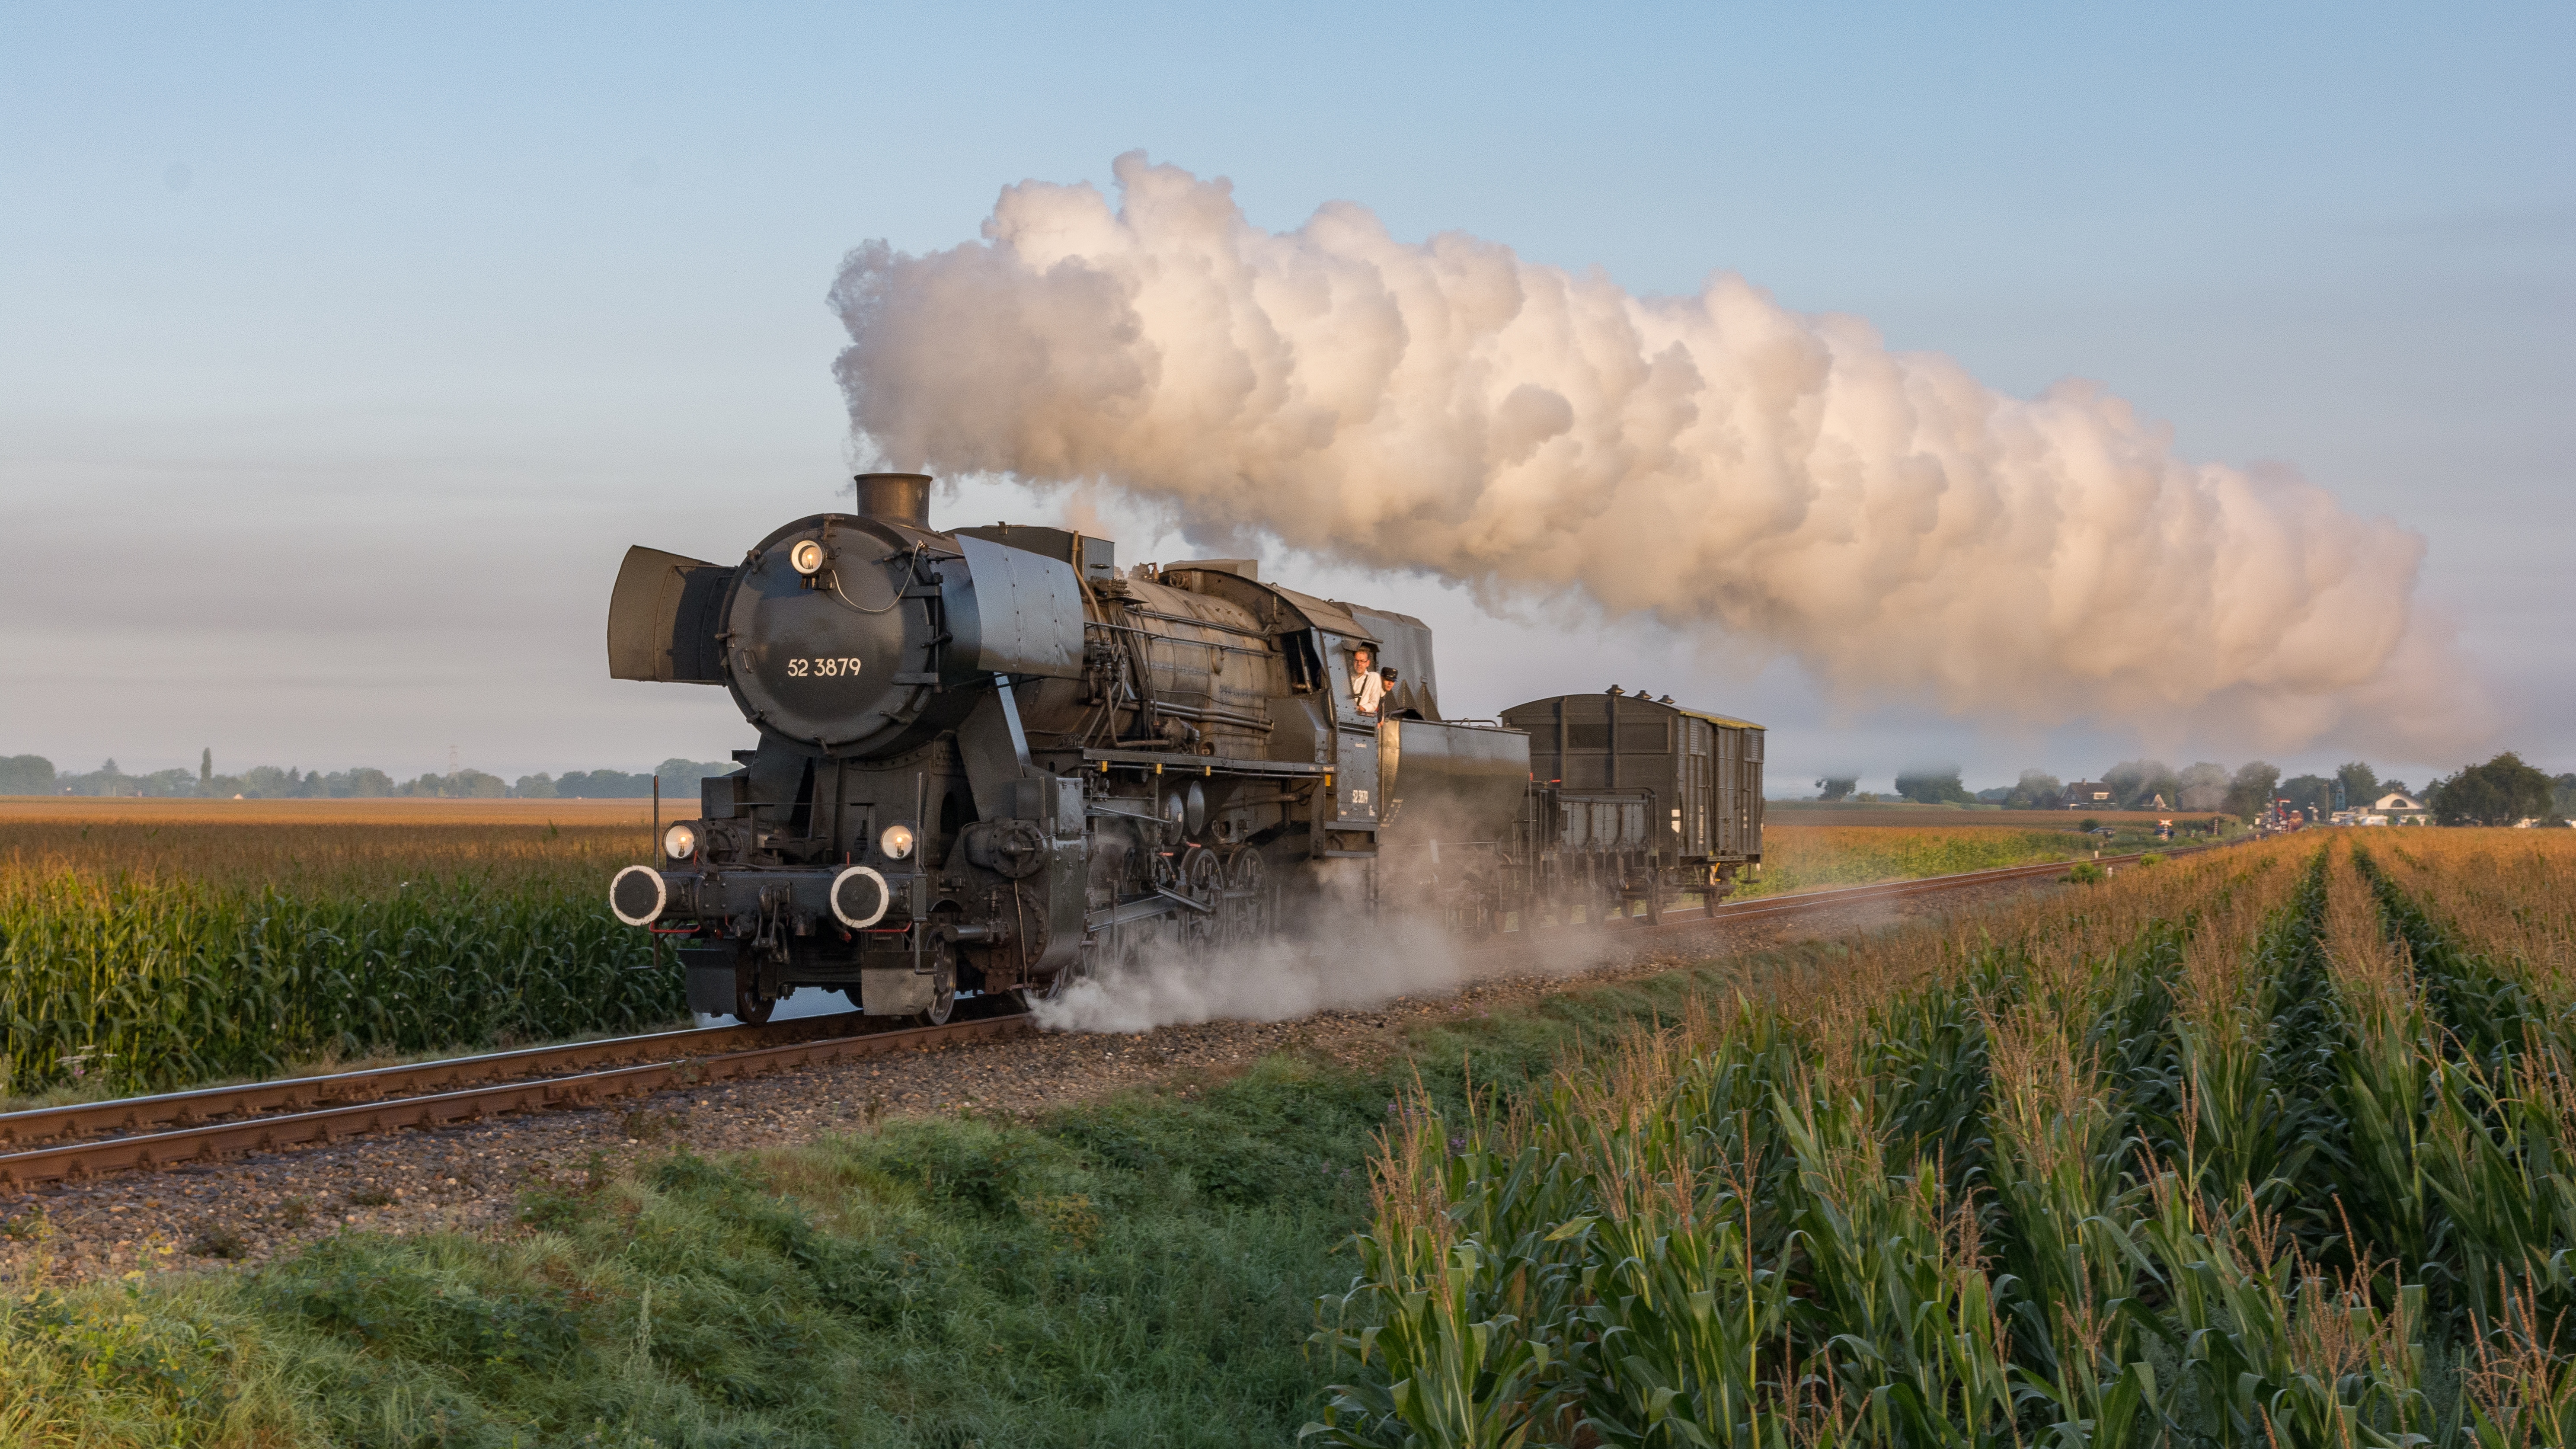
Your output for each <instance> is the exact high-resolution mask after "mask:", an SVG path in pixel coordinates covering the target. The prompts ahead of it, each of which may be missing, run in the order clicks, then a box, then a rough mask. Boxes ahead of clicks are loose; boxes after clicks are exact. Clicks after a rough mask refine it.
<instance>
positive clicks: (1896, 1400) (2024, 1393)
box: [1314, 831, 2576, 1449]
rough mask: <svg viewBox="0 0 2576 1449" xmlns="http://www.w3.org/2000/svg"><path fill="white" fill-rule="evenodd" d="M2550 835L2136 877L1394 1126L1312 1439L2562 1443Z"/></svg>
mask: <svg viewBox="0 0 2576 1449" xmlns="http://www.w3.org/2000/svg"><path fill="white" fill-rule="evenodd" d="M2571 940H2576V832H2529V831H2439V832H2436V831H2425V832H2413V831H2409V832H2406V833H2405V834H2404V835H2403V836H2398V835H2396V834H2395V833H2394V832H2370V833H2368V834H2362V833H2359V832H2336V833H2333V834H2331V835H2326V836H2323V837H2320V836H2318V835H2307V836H2303V837H2302V836H2293V837H2290V838H2286V839H2281V840H2276V841H2271V842H2267V843H2264V844H2261V845H2257V846H2254V847H2251V848H2249V849H2245V850H2240V851H2230V852H2224V853H2220V854H2217V855H2213V856H2206V857H2197V858H2192V859H2189V860H2180V861H2175V862H2171V863H2168V864H2166V865H2163V866H2159V867H2156V868H2153V869H2149V870H2137V871H2128V872H2123V873H2122V874H2121V875H2120V876H2119V877H2117V878H2116V879H2115V880H2113V881H2111V882H2108V883H2105V884H2103V885H2100V886H2096V887H2092V888H2088V889H2086V890H2081V891H2073V892H2063V893H2059V894H2056V895H2054V896H2051V897H2047V898H2044V899H2041V900H2037V901H2034V902H2031V903H2029V904H2027V905H2024V906H2022V907H2020V908H2018V909H2016V910H2013V911H2008V912H2001V913H1997V914H1995V915H1993V916H1990V917H1988V918H1985V919H1984V920H1983V921H1982V922H1980V923H1977V924H1974V925H1969V926H1963V927H1961V928H1959V929H1957V930H1956V931H1955V932H1954V933H1953V934H1952V935H1951V936H1950V937H1949V939H1947V940H1927V939H1925V938H1922V937H1914V936H1903V935H1899V936H1892V937H1889V938H1887V939H1885V940H1883V941H1881V942H1878V943H1875V944H1868V945H1863V946H1861V947H1859V948H1858V949H1855V950H1854V951H1853V952H1852V953H1851V955H1850V957H1849V959H1848V961H1847V962H1845V963H1844V965H1843V969H1840V970H1837V971H1834V972H1831V973H1829V974H1824V975H1821V976H1819V977H1818V978H1817V979H1815V980H1812V981H1806V982H1797V983H1791V984H1789V985H1788V986H1787V987H1786V988H1785V989H1783V990H1782V991H1780V992H1778V993H1776V994H1768V995H1766V996H1764V997H1762V998H1760V999H1733V1000H1702V1001H1701V1002H1699V1003H1698V1004H1697V1005H1696V1007H1695V1008H1693V1009H1690V1010H1688V1011H1686V1012H1685V1013H1684V1015H1683V1017H1682V1019H1680V1020H1679V1021H1677V1022H1672V1023H1669V1024H1667V1025H1665V1026H1663V1027H1662V1028H1661V1029H1640V1030H1638V1031H1636V1032H1634V1033H1632V1034H1630V1035H1629V1036H1628V1037H1627V1038H1626V1039H1625V1040H1622V1041H1618V1042H1615V1043H1612V1044H1610V1045H1607V1046H1605V1047H1603V1048H1602V1049H1599V1050H1597V1051H1594V1052H1591V1053H1587V1054H1585V1055H1583V1056H1582V1057H1580V1058H1578V1059H1575V1060H1570V1061H1568V1062H1566V1063H1564V1065H1563V1066H1562V1068H1561V1070H1560V1071H1559V1073H1558V1076H1557V1079H1556V1081H1555V1083H1554V1085H1553V1087H1552V1088H1551V1089H1549V1090H1547V1091H1544V1092H1542V1093H1539V1094H1537V1095H1536V1096H1535V1097H1534V1098H1529V1099H1523V1100H1522V1101H1520V1102H1519V1103H1517V1104H1516V1105H1514V1106H1512V1107H1511V1108H1509V1109H1507V1110H1500V1111H1495V1112H1476V1111H1468V1112H1465V1113H1463V1114H1462V1113H1460V1112H1458V1111H1457V1110H1456V1109H1454V1108H1453V1109H1451V1110H1450V1111H1449V1112H1447V1113H1445V1114H1444V1113H1442V1112H1440V1111H1437V1110H1435V1109H1433V1108H1432V1107H1430V1106H1429V1104H1428V1103H1427V1101H1426V1102H1418V1103H1416V1104H1415V1105H1414V1107H1413V1109H1412V1110H1411V1111H1409V1112H1407V1113H1406V1114H1404V1116H1403V1117H1402V1119H1401V1120H1400V1122H1398V1123H1397V1124H1396V1125H1394V1126H1393V1127H1391V1128H1390V1129H1389V1132H1388V1134H1387V1136H1386V1139H1385V1142H1384V1147H1383V1151H1382V1154H1381V1157H1380V1160H1379V1163H1378V1167H1377V1195H1376V1208H1375V1213H1374V1223H1373V1226H1372V1228H1371V1230H1370V1231H1369V1232H1368V1233H1367V1234H1366V1235H1365V1236H1364V1238H1363V1239H1362V1241H1361V1244H1360V1249H1359V1251H1360V1258H1361V1270H1362V1273H1361V1277H1360V1280H1359V1281H1358V1283H1357V1284H1356V1285H1355V1286H1354V1288H1353V1289H1352V1291H1351V1292H1350V1293H1349V1294H1348V1295H1347V1296H1341V1297H1337V1298H1336V1299H1334V1300H1329V1307H1328V1314H1329V1315H1330V1316H1331V1318H1332V1322H1331V1323H1330V1324H1329V1326H1328V1331H1327V1332H1326V1333H1325V1334H1323V1335H1319V1339H1320V1341H1321V1342H1323V1343H1324V1344H1326V1345H1328V1346H1329V1347H1330V1348H1331V1349H1332V1350H1333V1351H1334V1352H1335V1353H1336V1354H1337V1355H1338V1359H1337V1373H1338V1375H1339V1376H1341V1377H1342V1378H1343V1379H1344V1380H1345V1381H1344V1382H1343V1384H1342V1385H1341V1386H1340V1387H1339V1388H1338V1389H1337V1390H1336V1403H1335V1407H1334V1411H1333V1413H1332V1415H1331V1419H1332V1422H1331V1424H1330V1425H1329V1426H1327V1427H1325V1428H1324V1429H1323V1430H1322V1432H1320V1433H1319V1434H1317V1435H1315V1436H1314V1437H1317V1438H1321V1439H1323V1440H1324V1441H1325V1442H1327V1443H1333V1444H1343V1445H1361V1444H1388V1443H1397V1442H1403V1443H1412V1444H1426V1445H1466V1444H1504V1443H1511V1442H1526V1443H1530V1444H1542V1443H1543V1444H1638V1445H1642V1444H1695V1445H1720V1444H1723V1445H1746V1446H1752V1445H1762V1446H1771V1445H1791V1444H1833V1445H1890V1446H1893V1445H1959V1446H1971V1445H1975V1446H1986V1445H1993V1446H2003V1445H2067V1446H2072V1445H2079V1444H2082V1445H2147V1444H2174V1445H2213V1446H2216V1445H2228V1446H2235V1445H2242V1446H2249V1449H2250V1446H2281V1445H2309V1446H2320V1449H2322V1446H2359V1445H2377V1446H2396V1445H2401V1444H2422V1445H2431V1446H2437V1449H2454V1446H2456V1449H2473V1446H2474V1449H2505V1446H2509V1445H2567V1444H2570V1443H2571V1442H2576V1334H2572V1333H2571V1332H2570V1324H2571V1323H2576V1272H2571V1269H2570V1264H2571V1261H2576V1021H2571V1020H2569V1018H2568V1016H2567V1014H2566V1012H2565V1003H2566V1001H2567V999H2568V993H2569V989H2570V986H2571V984H2576V974H2571V970H2570V957H2569V946H2570V942H2571Z"/></svg>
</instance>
